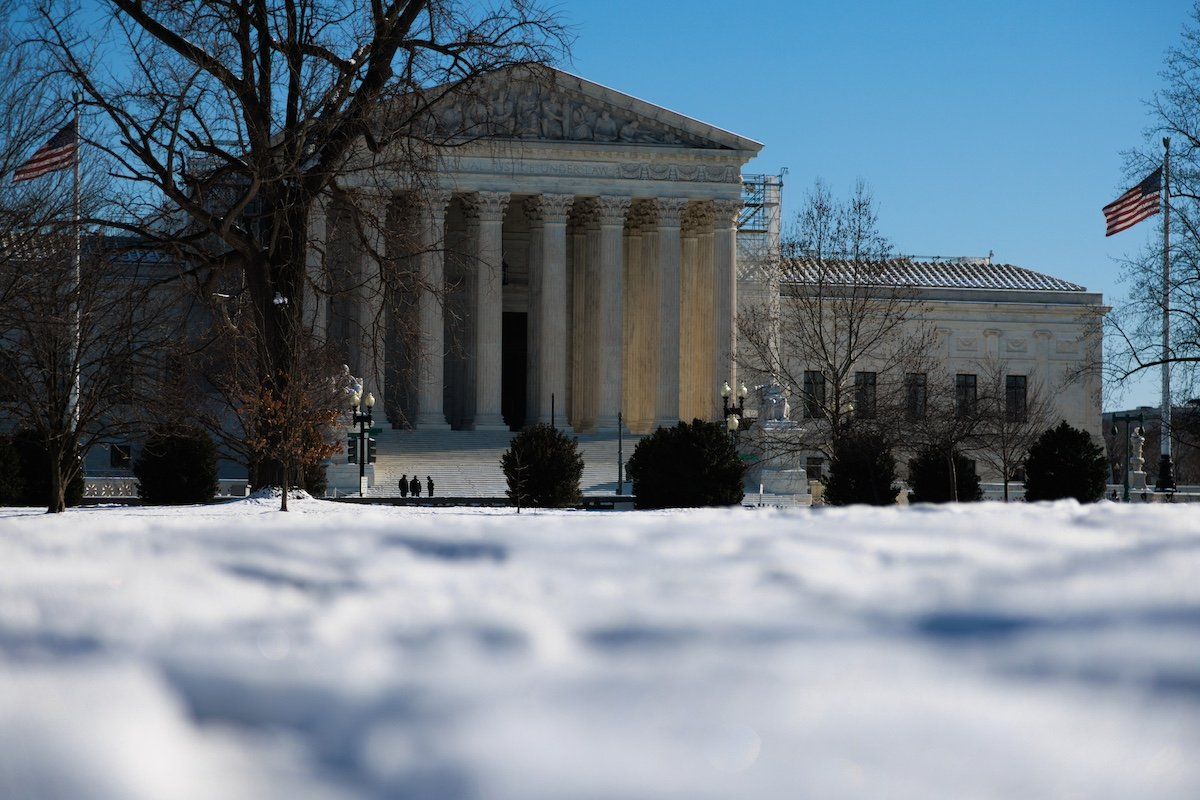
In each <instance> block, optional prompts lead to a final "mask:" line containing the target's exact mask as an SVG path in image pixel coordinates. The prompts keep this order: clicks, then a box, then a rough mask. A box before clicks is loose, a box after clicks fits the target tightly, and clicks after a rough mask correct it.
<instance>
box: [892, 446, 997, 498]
mask: <svg viewBox="0 0 1200 800" xmlns="http://www.w3.org/2000/svg"><path fill="white" fill-rule="evenodd" d="M954 473H955V479H956V480H957V483H958V498H957V499H958V502H960V503H976V502H979V501H980V500H982V499H983V489H982V488H980V486H979V474H978V473H976V472H975V462H974V461H972V460H971V459H969V458H967V457H966V456H964V455H962V454H961V453H958V452H955V453H954ZM908 482H909V484H910V485H911V486H912V494H911V495H910V496H909V499H910V500H911V501H912V502H914V503H950V502H953V501H954V500H955V497H954V493H953V491H952V490H951V481H950V463H949V460H948V459H947V458H946V453H945V451H943V450H938V449H932V448H931V449H928V450H922V451H921V452H920V453H918V454H917V457H916V458H914V459H912V460H910V461H909V462H908Z"/></svg>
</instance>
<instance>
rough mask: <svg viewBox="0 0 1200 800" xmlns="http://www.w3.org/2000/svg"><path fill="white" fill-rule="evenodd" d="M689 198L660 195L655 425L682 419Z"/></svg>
mask: <svg viewBox="0 0 1200 800" xmlns="http://www.w3.org/2000/svg"><path fill="white" fill-rule="evenodd" d="M687 202H688V201H687V200H685V199H683V198H679V197H666V198H658V199H657V200H655V207H656V211H657V213H658V224H657V225H656V228H655V231H656V234H657V238H658V264H657V268H656V270H655V281H654V286H655V292H654V296H655V301H656V302H655V305H656V310H657V313H658V391H657V392H656V400H655V403H654V426H655V427H663V426H666V427H672V426H674V425H675V424H676V423H677V422H679V356H680V352H679V278H680V272H679V264H680V258H681V243H680V235H679V234H680V230H679V227H680V218H681V216H682V215H683V210H684V208H685V207H686V206H687Z"/></svg>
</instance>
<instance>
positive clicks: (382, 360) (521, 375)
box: [305, 73, 761, 432]
mask: <svg viewBox="0 0 1200 800" xmlns="http://www.w3.org/2000/svg"><path fill="white" fill-rule="evenodd" d="M432 120H433V121H432V122H431V123H430V124H431V125H432V126H438V125H442V126H445V127H446V128H448V129H457V128H461V127H464V126H465V127H466V129H467V130H470V131H472V133H477V134H478V138H475V139H474V140H472V141H468V142H464V143H461V144H459V145H457V146H455V147H453V148H447V150H446V152H445V153H444V154H443V157H442V166H441V167H440V168H439V169H438V170H437V175H436V179H437V185H436V186H434V187H427V188H422V189H421V190H417V191H407V190H404V189H403V188H401V187H403V185H404V181H403V180H401V179H400V178H399V177H397V180H396V181H395V186H396V187H397V188H396V190H395V191H387V190H385V191H383V192H381V191H380V189H379V187H380V186H381V185H384V186H386V185H388V181H387V179H386V176H383V178H382V179H381V176H379V175H371V176H366V177H364V178H363V179H362V180H361V182H360V183H355V182H354V181H347V182H345V183H344V184H343V185H342V186H340V187H339V191H341V192H344V193H351V194H353V196H354V205H355V206H356V207H358V208H362V207H363V206H366V207H368V208H369V209H371V210H370V211H369V215H370V216H372V217H374V218H375V220H376V221H377V222H379V223H380V224H379V225H378V226H377V227H378V229H379V230H382V231H383V233H381V234H378V236H377V240H376V241H368V242H366V243H365V246H363V245H361V244H360V245H359V246H358V247H357V250H356V252H353V253H351V254H350V255H349V256H346V257H344V258H343V259H342V260H343V261H344V262H346V263H345V265H343V266H342V267H339V269H340V270H341V271H342V272H343V273H346V274H347V275H348V276H349V281H350V282H351V283H354V282H355V281H357V285H359V286H361V296H360V298H359V301H358V303H357V304H356V305H357V307H356V308H351V307H349V306H350V305H354V304H346V303H344V302H343V303H342V304H340V307H335V305H337V304H334V303H330V302H328V301H326V300H324V299H323V298H324V297H325V296H327V295H332V296H336V295H337V293H336V292H332V291H329V292H326V291H323V290H324V289H326V288H332V287H329V286H328V282H329V281H330V280H332V279H331V277H330V276H331V274H333V273H334V272H337V270H331V269H330V268H329V264H322V257H321V256H320V255H318V254H321V253H325V254H329V253H334V252H336V248H335V247H334V246H333V244H332V239H334V238H336V237H338V236H339V235H341V236H342V237H343V238H346V236H345V231H346V229H347V228H348V227H350V226H351V224H352V221H350V220H348V219H347V218H346V215H339V213H338V211H337V209H336V207H335V206H336V203H332V202H331V203H329V204H326V205H324V206H322V207H321V208H319V209H318V210H317V211H316V212H314V213H315V217H316V218H315V219H314V220H313V222H312V224H311V225H310V234H311V236H312V237H313V238H314V243H313V248H312V252H313V254H314V255H313V257H312V258H311V259H310V278H311V287H310V297H309V298H308V303H307V304H306V306H305V308H306V314H309V315H310V316H309V317H308V318H309V319H310V320H311V324H312V326H313V330H314V333H315V334H316V335H317V336H319V337H332V338H335V339H336V338H344V339H346V340H347V344H348V350H349V351H350V353H348V355H350V357H351V359H352V360H354V361H356V362H357V369H358V371H359V372H360V373H361V374H363V376H364V377H365V379H366V385H367V387H368V389H369V390H371V391H374V392H375V394H376V397H377V398H379V400H380V401H381V402H380V405H381V406H382V407H383V408H385V409H386V411H387V416H388V418H389V420H390V421H391V422H392V423H393V424H394V425H398V426H411V427H415V428H417V429H448V428H454V429H462V430H487V429H502V428H506V427H510V426H516V425H520V424H528V423H531V422H549V421H550V420H551V416H552V414H553V415H554V416H555V421H556V423H557V424H558V425H559V426H560V427H568V426H569V427H571V428H573V429H575V430H576V431H579V432H587V431H603V430H609V429H613V428H615V427H616V425H617V418H618V414H621V415H623V418H624V420H625V425H626V427H627V428H628V429H630V430H632V431H634V432H648V431H650V430H652V429H653V428H654V427H655V426H657V425H662V424H673V423H674V421H676V420H679V419H691V418H693V417H701V418H705V419H714V418H716V417H717V416H719V413H720V408H719V398H718V397H717V392H716V390H715V387H716V386H718V385H719V384H720V383H721V382H722V381H725V380H733V379H734V372H735V367H734V365H733V359H732V356H733V353H734V352H735V347H736V344H735V338H736V334H735V324H734V315H735V313H736V308H737V263H736V261H737V247H736V240H735V239H736V235H737V229H736V223H737V215H738V213H739V211H740V210H741V208H742V202H741V192H742V184H741V168H742V166H743V165H744V164H745V163H746V162H747V161H748V160H749V159H751V158H752V157H754V155H756V154H757V153H758V151H759V150H760V149H761V145H760V144H758V143H757V142H753V141H751V140H748V139H745V138H743V137H740V136H737V135H735V134H732V133H729V132H727V131H723V130H719V129H717V128H713V127H711V126H708V125H705V124H703V123H700V122H698V121H696V120H692V119H689V118H686V117H683V116H680V115H678V114H675V113H673V112H670V111H667V110H665V109H662V108H659V107H656V106H652V105H650V104H648V103H645V102H643V101H640V100H637V99H635V98H632V97H629V96H627V95H623V94H621V93H619V92H615V91H613V90H611V89H607V88H605V87H602V86H599V85H597V84H594V83H591V82H589V81H586V80H583V79H581V78H577V77H574V76H570V75H567V74H565V73H555V74H554V75H553V78H552V80H550V81H549V82H547V80H546V79H545V78H542V79H541V80H539V81H538V82H537V83H533V84H530V83H522V82H521V81H517V80H514V81H513V82H511V83H504V82H501V83H500V84H498V85H497V87H496V88H495V90H494V91H493V92H491V93H490V95H489V94H486V93H485V94H484V95H482V96H478V97H477V98H476V99H472V100H463V101H460V102H456V103H453V104H450V105H448V106H447V107H446V108H445V109H443V110H441V111H440V112H439V113H438V114H437V115H435V116H434V117H433V118H432ZM364 198H365V200H364ZM393 228H395V229H400V228H402V229H404V230H405V231H407V232H409V234H410V235H408V236H407V237H406V238H405V241H406V242H407V243H408V244H407V247H408V248H409V250H410V251H411V252H410V253H407V254H405V255H406V257H407V258H408V268H409V269H411V270H413V271H414V273H415V274H417V275H419V278H420V280H419V281H417V282H416V285H417V287H418V288H416V289H415V292H414V293H415V297H409V298H405V301H404V302H407V303H409V304H410V305H411V309H410V310H411V312H412V313H411V314H410V315H408V316H407V318H406V319H405V320H403V321H401V320H388V319H385V318H384V317H385V315H386V312H385V309H384V308H383V306H384V304H383V303H382V293H381V291H380V287H379V286H378V285H377V283H375V281H376V280H377V276H378V274H379V269H378V268H377V265H375V264H374V263H373V261H372V260H373V259H375V258H378V257H380V256H381V255H382V254H386V253H387V252H388V248H389V247H391V246H394V244H393V243H392V242H391V241H390V240H389V237H388V235H387V232H388V231H389V230H390V229H393ZM339 230H341V234H339V233H338V231H339ZM317 237H321V238H319V239H318V238H317ZM327 240H328V241H327ZM392 255H394V254H392ZM331 258H332V257H331ZM439 289H440V291H439ZM389 305H394V304H389ZM347 320H349V321H350V322H356V323H357V326H355V325H353V324H350V325H347V324H346V323H347ZM399 322H403V323H404V324H397V323H399ZM354 327H356V328H357V330H358V331H359V332H360V333H359V334H358V337H359V338H358V339H357V340H354V337H353V336H347V334H346V333H345V331H346V330H349V329H350V328H354ZM400 328H403V329H404V331H405V332H404V333H398V332H397V330H398V329H400ZM335 329H336V330H335ZM339 331H340V332H339ZM355 355H356V357H355Z"/></svg>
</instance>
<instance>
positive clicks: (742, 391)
mask: <svg viewBox="0 0 1200 800" xmlns="http://www.w3.org/2000/svg"><path fill="white" fill-rule="evenodd" d="M749 394H750V390H749V389H747V388H746V384H744V383H743V384H742V385H740V386H738V388H737V391H736V392H735V391H734V389H733V387H732V386H730V385H729V381H725V383H723V384H722V385H721V407H722V409H723V411H722V416H724V417H725V420H726V422H725V424H726V425H728V424H729V421H728V420H729V418H730V417H731V416H733V417H736V418H737V425H736V426H734V427H732V428H730V429H729V430H730V431H736V430H737V429H738V427H740V426H741V424H742V423H743V422H744V420H745V418H746V398H747V397H748V396H749ZM734 395H736V396H737V405H733V404H732V403H730V398H731V397H733V396H734Z"/></svg>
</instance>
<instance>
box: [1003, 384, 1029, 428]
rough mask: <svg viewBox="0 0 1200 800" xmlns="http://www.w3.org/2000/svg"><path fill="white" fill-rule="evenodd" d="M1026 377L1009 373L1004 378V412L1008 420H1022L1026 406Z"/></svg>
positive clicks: (1023, 419)
mask: <svg viewBox="0 0 1200 800" xmlns="http://www.w3.org/2000/svg"><path fill="white" fill-rule="evenodd" d="M1026 386H1027V382H1026V378H1025V376H1024V375H1009V376H1007V377H1005V379H1004V413H1005V415H1006V416H1007V417H1008V421H1009V422H1024V421H1025V415H1026V412H1027V410H1028V409H1027V408H1026V399H1027V395H1026Z"/></svg>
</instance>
